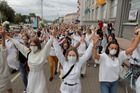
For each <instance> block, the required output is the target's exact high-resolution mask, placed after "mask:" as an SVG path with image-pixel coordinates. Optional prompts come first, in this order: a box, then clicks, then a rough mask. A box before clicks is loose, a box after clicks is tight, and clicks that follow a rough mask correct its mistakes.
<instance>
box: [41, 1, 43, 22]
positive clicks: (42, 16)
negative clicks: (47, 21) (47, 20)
mask: <svg viewBox="0 0 140 93" xmlns="http://www.w3.org/2000/svg"><path fill="white" fill-rule="evenodd" d="M41 18H42V19H43V0H41Z"/></svg>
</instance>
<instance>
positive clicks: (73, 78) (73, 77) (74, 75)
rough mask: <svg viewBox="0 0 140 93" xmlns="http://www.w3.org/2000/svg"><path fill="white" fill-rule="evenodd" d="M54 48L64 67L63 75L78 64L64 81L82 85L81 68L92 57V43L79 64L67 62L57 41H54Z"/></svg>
mask: <svg viewBox="0 0 140 93" xmlns="http://www.w3.org/2000/svg"><path fill="white" fill-rule="evenodd" d="M53 46H54V48H55V53H56V56H57V58H58V60H59V62H60V63H61V65H62V67H63V72H62V73H63V75H65V74H66V73H67V72H68V70H69V69H70V67H71V66H72V65H73V64H75V63H76V64H75V66H74V68H73V70H72V72H71V73H70V74H69V75H68V76H67V77H66V78H65V79H64V82H67V83H69V84H75V83H80V74H81V67H82V65H83V63H84V62H86V61H87V60H88V59H89V58H90V57H91V54H92V48H93V44H92V43H91V44H90V45H89V47H88V49H87V50H86V52H85V53H84V55H83V56H82V57H80V58H79V61H78V62H73V63H70V62H68V61H66V59H65V57H64V55H63V53H62V50H61V47H60V46H59V43H58V41H57V40H56V39H55V40H54V43H53Z"/></svg>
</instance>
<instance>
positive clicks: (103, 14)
mask: <svg viewBox="0 0 140 93" xmlns="http://www.w3.org/2000/svg"><path fill="white" fill-rule="evenodd" d="M79 2H80V4H79V7H80V17H79V19H80V24H81V25H95V26H96V25H97V23H98V20H103V21H104V22H106V23H107V22H108V21H112V22H113V23H114V28H115V33H116V35H117V36H119V37H123V38H126V39H129V40H130V39H131V38H132V36H133V33H134V32H133V30H134V28H135V27H136V26H138V25H139V24H140V0H79Z"/></svg>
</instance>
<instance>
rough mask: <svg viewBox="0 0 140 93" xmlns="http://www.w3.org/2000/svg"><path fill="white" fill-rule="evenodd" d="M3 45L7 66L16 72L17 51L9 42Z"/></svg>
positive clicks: (17, 62)
mask: <svg viewBox="0 0 140 93" xmlns="http://www.w3.org/2000/svg"><path fill="white" fill-rule="evenodd" d="M5 44H6V47H7V51H8V56H7V61H8V66H9V67H10V68H13V69H16V70H18V69H19V60H18V50H17V49H16V47H15V45H14V44H13V43H12V42H11V41H10V40H6V42H5Z"/></svg>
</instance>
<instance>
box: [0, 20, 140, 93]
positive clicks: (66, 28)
mask: <svg viewBox="0 0 140 93" xmlns="http://www.w3.org/2000/svg"><path fill="white" fill-rule="evenodd" d="M113 30H114V29H113V26H112V24H111V22H109V23H108V25H107V26H106V27H105V26H104V25H103V22H102V21H100V22H99V24H98V26H97V27H94V26H89V27H87V26H84V27H81V26H79V25H77V24H71V25H66V24H61V25H50V26H45V27H44V28H40V29H39V31H37V32H36V31H34V29H33V28H32V27H30V26H24V27H22V29H20V31H19V32H13V31H11V32H9V31H6V30H5V27H4V26H2V25H0V93H13V91H12V87H11V81H10V72H11V73H13V72H14V71H17V70H19V72H20V74H21V77H22V80H23V83H24V93H49V91H48V90H47V83H46V77H45V74H44V71H45V69H46V68H45V69H44V66H45V64H46V63H47V62H48V63H49V69H50V78H49V80H50V81H52V80H53V79H54V75H55V74H58V73H59V74H60V76H59V78H60V79H62V83H61V86H60V91H61V93H81V88H82V86H81V81H80V78H81V77H82V78H86V77H85V74H86V66H87V64H88V63H87V61H88V60H90V59H91V58H92V60H93V62H95V65H97V64H98V65H99V83H100V91H101V93H117V88H118V80H119V74H120V67H121V66H122V65H123V64H124V62H126V61H125V60H127V59H128V60H129V62H128V64H129V65H128V66H129V67H130V68H131V66H133V67H135V68H136V70H137V73H136V75H135V84H134V85H135V90H136V93H140V29H139V28H137V29H135V31H134V36H133V40H132V42H131V45H130V46H129V48H128V49H126V50H121V47H120V46H119V43H118V41H117V39H116V37H115V34H114V33H113V32H112V31H113ZM135 61H137V62H135ZM9 68H10V69H9ZM108 73H109V74H108Z"/></svg>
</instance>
